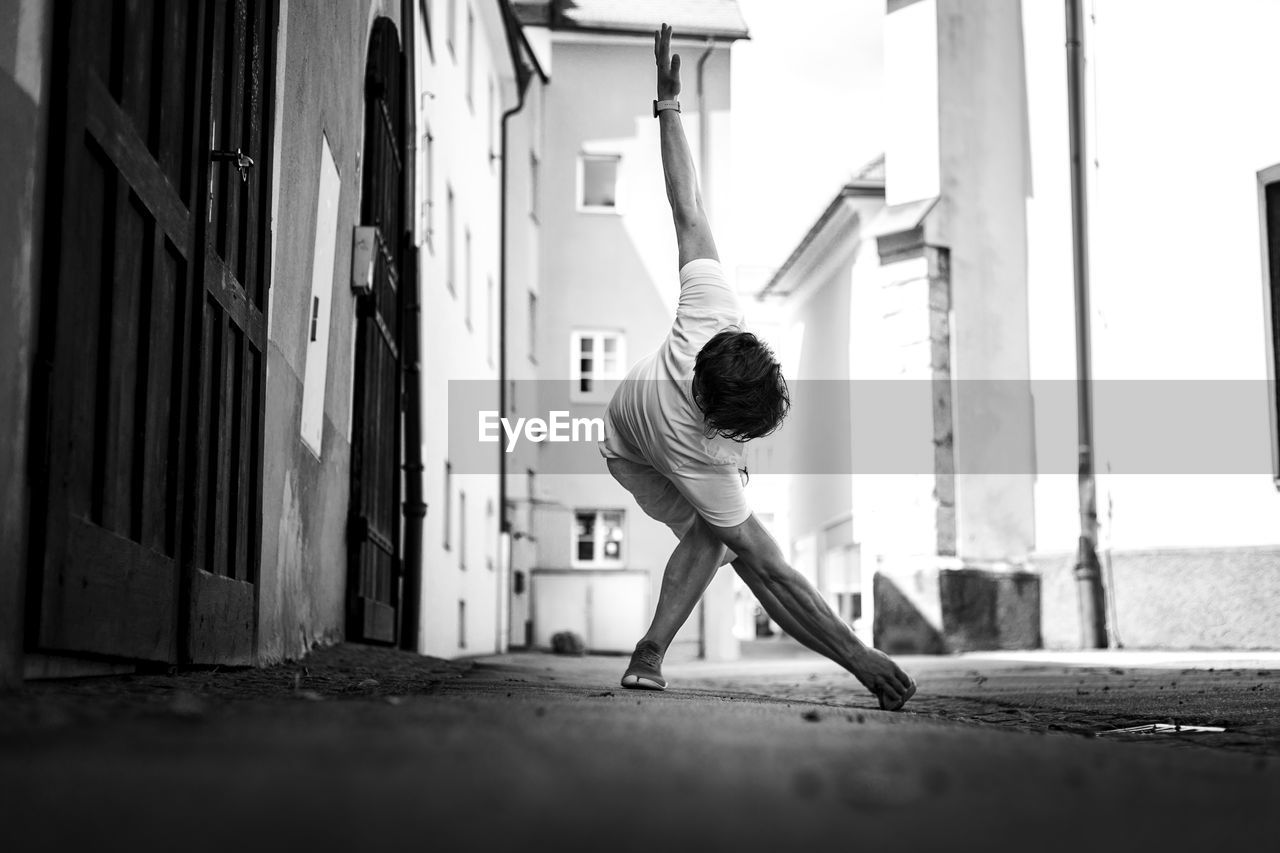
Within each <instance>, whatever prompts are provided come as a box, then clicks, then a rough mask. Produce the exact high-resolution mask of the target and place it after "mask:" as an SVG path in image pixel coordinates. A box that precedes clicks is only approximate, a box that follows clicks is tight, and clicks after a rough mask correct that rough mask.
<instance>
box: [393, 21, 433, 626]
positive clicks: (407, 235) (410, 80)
mask: <svg viewBox="0 0 1280 853" xmlns="http://www.w3.org/2000/svg"><path fill="white" fill-rule="evenodd" d="M400 27H401V31H402V33H403V35H402V37H401V40H402V44H403V45H404V68H403V74H404V87H403V88H404V98H403V100H404V135H405V139H404V148H405V150H404V181H403V193H404V198H405V204H404V214H403V215H404V225H403V228H402V229H401V234H400V235H399V239H400V245H401V248H402V252H401V258H403V260H404V266H405V268H404V270H403V273H404V279H405V282H406V283H407V287H406V288H405V295H404V301H405V306H404V322H403V326H402V328H403V329H404V340H403V342H402V345H403V348H404V351H403V355H404V368H403V369H404V377H403V380H404V508H403V512H404V566H403V567H402V570H401V571H402V581H401V583H402V585H401V592H400V648H402V649H405V650H406V651H411V652H416V651H418V635H419V633H420V625H421V613H422V520H423V518H424V517H426V514H427V504H426V502H425V501H424V500H423V494H422V473H423V466H422V368H421V365H420V360H421V359H420V356H419V349H420V346H419V336H420V330H421V326H420V325H419V324H420V323H421V322H422V307H421V305H422V303H421V294H420V291H419V283H418V247H417V245H416V244H415V242H414V239H413V235H414V223H415V222H416V221H417V219H416V216H415V214H416V211H415V210H414V205H415V204H416V199H415V198H414V193H413V188H414V187H415V186H417V184H416V183H415V180H414V178H415V176H414V167H415V165H416V162H417V158H416V153H417V128H416V126H415V122H414V119H415V118H416V115H417V114H416V112H415V110H416V109H417V103H416V101H417V93H416V90H415V88H414V86H415V82H416V78H415V72H414V52H413V46H414V36H415V33H414V22H413V0H401V2H400Z"/></svg>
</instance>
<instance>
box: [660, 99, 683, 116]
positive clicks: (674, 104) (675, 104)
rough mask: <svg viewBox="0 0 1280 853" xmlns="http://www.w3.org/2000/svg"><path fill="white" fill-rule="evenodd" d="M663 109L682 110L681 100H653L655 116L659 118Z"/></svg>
mask: <svg viewBox="0 0 1280 853" xmlns="http://www.w3.org/2000/svg"><path fill="white" fill-rule="evenodd" d="M663 110H675V111H676V112H680V102H679V101H654V102H653V117H654V118H657V117H658V113H660V112H662V111H663Z"/></svg>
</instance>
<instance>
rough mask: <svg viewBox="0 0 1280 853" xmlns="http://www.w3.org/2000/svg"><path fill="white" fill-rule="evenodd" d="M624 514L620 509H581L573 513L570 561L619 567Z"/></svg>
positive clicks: (584, 564) (582, 564) (583, 564)
mask: <svg viewBox="0 0 1280 853" xmlns="http://www.w3.org/2000/svg"><path fill="white" fill-rule="evenodd" d="M623 517H624V513H623V511H622V510H620V509H580V510H577V511H575V512H574V514H573V564H574V565H576V566H621V565H622V556H623V548H622V544H623V528H622V520H623Z"/></svg>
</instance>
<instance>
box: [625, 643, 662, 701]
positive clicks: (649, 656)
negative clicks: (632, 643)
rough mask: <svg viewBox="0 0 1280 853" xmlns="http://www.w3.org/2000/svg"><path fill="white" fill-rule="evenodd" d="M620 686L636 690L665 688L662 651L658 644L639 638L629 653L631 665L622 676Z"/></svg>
mask: <svg viewBox="0 0 1280 853" xmlns="http://www.w3.org/2000/svg"><path fill="white" fill-rule="evenodd" d="M622 686H623V687H631V688H635V689H637V690H666V689H667V680H666V679H665V678H663V677H662V652H660V651H658V644H657V643H654V642H650V641H647V640H641V641H640V642H639V643H637V644H636V650H635V651H634V652H632V653H631V665H630V666H628V667H627V671H626V672H625V673H624V674H623V676H622Z"/></svg>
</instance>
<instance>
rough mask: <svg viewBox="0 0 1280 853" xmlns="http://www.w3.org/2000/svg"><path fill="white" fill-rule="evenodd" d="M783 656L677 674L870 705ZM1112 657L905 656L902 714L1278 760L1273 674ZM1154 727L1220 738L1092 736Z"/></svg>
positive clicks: (840, 681) (698, 683) (854, 689)
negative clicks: (906, 691) (776, 664)
mask: <svg viewBox="0 0 1280 853" xmlns="http://www.w3.org/2000/svg"><path fill="white" fill-rule="evenodd" d="M782 654H790V655H791V657H792V660H791V661H790V666H789V667H788V669H789V670H790V671H783V672H778V671H776V668H775V670H774V671H770V669H769V667H768V665H767V664H766V665H765V666H764V667H763V668H762V667H761V666H760V664H759V663H758V662H757V663H755V664H754V666H755V669H756V671H754V672H753V662H751V661H747V662H744V663H743V664H742V665H741V666H740V667H739V669H740V672H738V673H730V674H719V675H711V676H699V675H697V671H698V667H697V665H686V666H685V667H684V668H677V671H678V672H680V673H681V674H682V675H684V674H687V676H689V677H688V679H687V680H682V682H681V683H682V684H686V685H687V686H689V687H697V688H700V689H716V690H725V691H734V692H745V693H761V694H766V695H770V696H775V697H778V698H784V699H791V700H803V701H808V702H816V703H820V704H825V705H831V706H834V707H844V706H847V705H851V704H853V705H858V704H862V705H866V704H869V701H870V700H869V698H867V697H866V693H865V691H864V690H863V689H862V688H861V686H860V685H858V684H857V683H856V682H855V681H854V679H853V678H852V677H851V676H849V675H847V674H845V673H844V672H843V671H841V670H838V669H837V668H836V667H835V666H834V665H833V664H829V663H828V662H826V661H823V660H821V659H819V658H817V656H814V655H811V654H810V653H808V652H804V653H802V654H801V655H795V654H794V653H788V652H786V651H783V652H782ZM806 655H807V656H808V657H807V658H806V657H805V656H806ZM1095 657H1096V656H1095ZM1242 657H1247V653H1243V654H1242ZM1115 658H1116V660H1117V662H1118V663H1120V664H1121V665H1115V666H1112V665H1067V664H1058V663H1043V662H1037V660H1036V656H1035V655H1034V654H1032V655H1027V656H1026V658H1025V659H1022V660H1020V659H1019V658H1018V656H1017V655H1009V656H1006V657H1004V658H989V657H982V656H957V657H941V658H903V659H901V660H900V662H901V663H902V665H903V666H904V668H906V669H907V671H908V672H912V673H914V674H915V677H916V680H917V682H918V685H919V691H918V693H917V694H916V696H915V697H914V698H913V699H912V701H911V702H910V703H909V704H908V705H907V707H906V709H905V710H904V713H908V714H912V715H915V716H921V717H926V718H931V719H939V720H950V721H954V722H961V723H971V724H976V725H983V726H998V727H1002V728H1008V729H1017V730H1022V731H1033V732H1047V731H1061V732H1069V733H1072V734H1077V735H1083V736H1088V737H1095V736H1101V737H1107V738H1109V739H1112V740H1129V741H1144V742H1150V743H1159V744H1163V745H1168V746H1171V747H1190V748H1211V749H1226V750H1234V751H1246V752H1250V753H1254V754H1258V755H1280V668H1265V669H1264V668H1259V667H1258V666H1256V665H1255V666H1226V667H1222V666H1212V667H1209V666H1204V665H1203V664H1201V665H1197V666H1178V665H1177V663H1176V661H1174V662H1173V663H1172V664H1170V665H1165V666H1161V667H1158V668H1157V667H1152V666H1143V665H1133V663H1132V661H1134V660H1135V658H1136V660H1137V662H1138V663H1139V664H1141V662H1142V656H1140V655H1139V656H1126V655H1124V654H1123V653H1117V654H1116V655H1115ZM1262 663H1263V664H1264V665H1267V666H1274V664H1273V663H1271V662H1270V661H1262ZM704 669H709V667H704ZM720 669H721V671H722V672H723V671H725V670H726V669H731V667H721V668H720ZM806 669H807V670H809V671H808V672H805V671H804V670H806ZM1152 723H1166V724H1169V723H1171V724H1174V725H1189V726H1216V727H1221V728H1224V729H1226V731H1224V732H1220V733H1209V732H1202V733H1176V734H1175V733H1170V734H1124V733H1117V734H1106V735H1102V734H1100V733H1103V732H1110V731H1112V730H1115V729H1121V728H1129V727H1132V726H1141V725H1148V724H1152Z"/></svg>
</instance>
